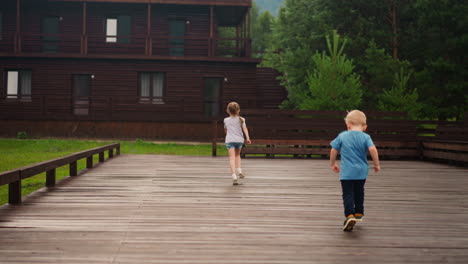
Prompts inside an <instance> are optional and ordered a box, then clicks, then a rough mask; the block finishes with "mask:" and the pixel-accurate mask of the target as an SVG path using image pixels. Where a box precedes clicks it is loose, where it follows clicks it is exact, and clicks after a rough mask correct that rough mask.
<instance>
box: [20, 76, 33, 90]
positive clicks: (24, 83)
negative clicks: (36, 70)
mask: <svg viewBox="0 0 468 264" xmlns="http://www.w3.org/2000/svg"><path fill="white" fill-rule="evenodd" d="M20 87H21V92H20V94H21V95H23V96H30V95H31V71H21V72H20Z"/></svg>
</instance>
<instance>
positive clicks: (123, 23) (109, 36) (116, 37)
mask: <svg viewBox="0 0 468 264" xmlns="http://www.w3.org/2000/svg"><path fill="white" fill-rule="evenodd" d="M131 34H132V20H131V17H130V16H117V17H109V18H107V19H106V42H108V43H115V42H118V43H130V35H131Z"/></svg>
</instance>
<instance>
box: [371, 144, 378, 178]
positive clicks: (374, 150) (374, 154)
mask: <svg viewBox="0 0 468 264" xmlns="http://www.w3.org/2000/svg"><path fill="white" fill-rule="evenodd" d="M369 153H370V155H371V157H372V160H373V161H374V170H375V172H379V171H380V162H379V152H378V151H377V148H376V147H375V146H372V147H370V148H369Z"/></svg>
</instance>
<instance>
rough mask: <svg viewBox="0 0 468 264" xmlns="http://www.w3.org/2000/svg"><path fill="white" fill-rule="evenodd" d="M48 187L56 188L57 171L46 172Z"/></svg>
mask: <svg viewBox="0 0 468 264" xmlns="http://www.w3.org/2000/svg"><path fill="white" fill-rule="evenodd" d="M46 186H47V187H52V186H55V169H51V170H48V171H47V172H46Z"/></svg>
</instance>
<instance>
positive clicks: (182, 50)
mask: <svg viewBox="0 0 468 264" xmlns="http://www.w3.org/2000/svg"><path fill="white" fill-rule="evenodd" d="M188 21H189V20H187V18H185V17H179V16H171V17H169V18H168V22H167V26H168V34H169V36H168V37H169V39H168V41H169V56H176V57H184V56H186V52H187V47H186V45H187V43H186V39H185V38H186V37H187V33H188V31H189V24H187V22H188ZM174 22H183V24H184V36H183V37H184V38H183V39H177V38H174V39H173V38H172V36H171V33H172V32H171V23H174ZM173 42H174V43H176V44H178V45H180V44H182V45H180V47H179V46H178V47H173V46H172V43H173ZM179 52H180V53H179Z"/></svg>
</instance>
